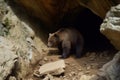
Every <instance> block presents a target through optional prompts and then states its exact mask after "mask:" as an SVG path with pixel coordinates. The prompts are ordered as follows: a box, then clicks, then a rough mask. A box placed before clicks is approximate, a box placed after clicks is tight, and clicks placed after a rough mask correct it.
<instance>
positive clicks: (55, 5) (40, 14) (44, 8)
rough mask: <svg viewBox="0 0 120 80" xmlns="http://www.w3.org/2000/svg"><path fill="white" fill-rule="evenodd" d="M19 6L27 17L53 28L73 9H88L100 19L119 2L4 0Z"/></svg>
mask: <svg viewBox="0 0 120 80" xmlns="http://www.w3.org/2000/svg"><path fill="white" fill-rule="evenodd" d="M6 1H7V2H10V3H14V4H13V5H17V6H20V7H21V8H23V9H24V11H25V13H27V14H28V15H29V16H33V17H36V18H37V19H39V21H40V22H42V23H44V25H47V26H52V27H53V25H54V26H55V25H56V24H58V23H59V21H60V19H61V18H63V16H64V15H65V14H66V13H67V12H69V11H72V10H75V8H77V7H79V8H81V9H83V8H88V9H90V10H91V11H93V13H95V14H96V15H98V16H100V17H101V18H102V19H103V18H104V17H105V14H106V12H107V11H108V10H109V9H110V7H111V6H113V5H116V4H118V3H120V1H119V0H100V1H99V0H74V1H73V0H34V1H33V0H25V1H23V0H12V1H11V0H6Z"/></svg>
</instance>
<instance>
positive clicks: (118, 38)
mask: <svg viewBox="0 0 120 80" xmlns="http://www.w3.org/2000/svg"><path fill="white" fill-rule="evenodd" d="M100 31H101V32H102V33H103V34H104V35H105V36H106V37H107V38H108V39H109V40H110V42H111V43H112V44H113V45H114V46H115V47H116V48H117V49H118V50H120V5H117V6H114V7H112V8H111V9H110V11H109V12H108V13H107V15H106V18H105V19H104V22H103V23H102V24H101V28H100Z"/></svg>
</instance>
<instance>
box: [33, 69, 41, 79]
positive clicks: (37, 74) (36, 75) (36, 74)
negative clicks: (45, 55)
mask: <svg viewBox="0 0 120 80" xmlns="http://www.w3.org/2000/svg"><path fill="white" fill-rule="evenodd" d="M33 75H34V76H35V77H38V78H39V77H40V73H39V71H37V70H36V71H34V73H33Z"/></svg>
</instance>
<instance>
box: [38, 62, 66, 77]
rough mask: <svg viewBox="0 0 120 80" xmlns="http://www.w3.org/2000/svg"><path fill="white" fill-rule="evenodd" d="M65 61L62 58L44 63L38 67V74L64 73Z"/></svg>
mask: <svg viewBox="0 0 120 80" xmlns="http://www.w3.org/2000/svg"><path fill="white" fill-rule="evenodd" d="M64 68H65V62H64V60H59V61H56V62H51V63H47V64H44V65H43V66H41V67H40V69H39V72H40V75H44V74H52V75H60V74H62V73H64Z"/></svg>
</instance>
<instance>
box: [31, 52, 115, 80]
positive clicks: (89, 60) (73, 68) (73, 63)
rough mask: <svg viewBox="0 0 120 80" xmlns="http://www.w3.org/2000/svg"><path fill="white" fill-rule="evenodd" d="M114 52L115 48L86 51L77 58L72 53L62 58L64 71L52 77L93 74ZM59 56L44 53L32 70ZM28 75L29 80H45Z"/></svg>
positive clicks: (72, 79) (70, 79)
mask: <svg viewBox="0 0 120 80" xmlns="http://www.w3.org/2000/svg"><path fill="white" fill-rule="evenodd" d="M115 53H116V51H115V50H107V51H101V52H97V51H96V52H86V53H85V55H83V56H82V57H81V58H79V59H76V58H75V57H74V55H73V56H70V57H69V58H67V59H64V60H65V64H66V68H65V73H64V74H63V75H60V76H52V77H53V78H54V80H80V77H81V75H90V76H91V75H94V74H96V73H97V72H98V69H100V68H101V67H102V66H103V65H104V64H105V63H107V62H108V61H110V60H111V59H112V58H113V56H114V54H115ZM59 57H60V55H57V54H49V55H45V56H44V59H43V60H41V61H40V62H39V64H38V65H37V67H35V69H34V71H37V70H38V69H39V67H40V66H41V65H43V64H46V63H49V62H53V61H57V60H60V58H59ZM30 77H31V79H30ZM30 77H29V79H30V80H47V79H44V77H36V76H34V75H33V74H31V75H30ZM48 80H52V79H48Z"/></svg>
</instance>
